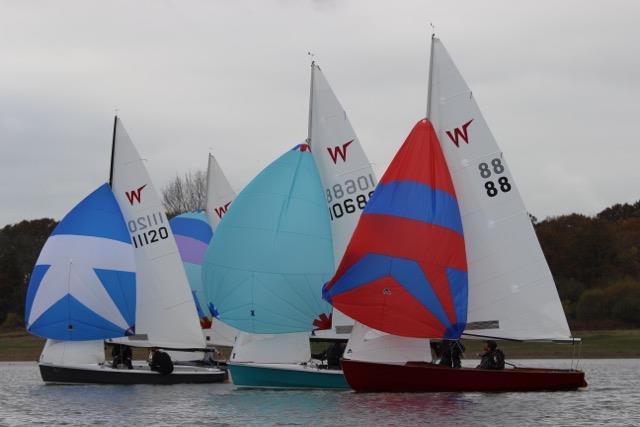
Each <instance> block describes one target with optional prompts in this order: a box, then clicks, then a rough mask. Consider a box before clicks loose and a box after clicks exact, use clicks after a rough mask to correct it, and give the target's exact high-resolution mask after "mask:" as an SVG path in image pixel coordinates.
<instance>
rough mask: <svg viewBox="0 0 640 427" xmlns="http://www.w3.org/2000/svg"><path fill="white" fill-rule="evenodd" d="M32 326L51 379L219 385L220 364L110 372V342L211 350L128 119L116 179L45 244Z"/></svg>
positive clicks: (32, 296)
mask: <svg viewBox="0 0 640 427" xmlns="http://www.w3.org/2000/svg"><path fill="white" fill-rule="evenodd" d="M25 321H26V325H27V330H28V331H29V332H31V333H33V334H35V335H38V336H42V337H45V338H48V341H47V343H46V345H45V348H44V349H43V353H42V355H41V358H40V363H39V368H40V373H41V375H42V378H43V380H44V381H46V382H70V383H110V384H140V383H150V384H174V383H192V382H195V383H202V382H220V381H223V380H224V379H225V378H226V372H224V371H222V370H220V369H217V368H197V367H179V366H176V368H175V370H174V371H173V373H171V374H169V375H162V374H159V373H157V372H154V371H151V370H150V368H149V367H148V366H147V365H146V363H143V364H140V363H135V364H134V365H133V367H132V369H118V368H113V367H112V366H111V364H108V363H106V361H105V357H104V341H105V340H106V341H108V342H115V343H120V344H126V345H129V346H138V347H159V348H164V349H176V350H185V349H192V350H201V349H204V348H205V343H204V339H203V336H202V333H201V331H200V327H199V322H198V316H197V314H196V307H195V304H194V302H193V297H192V294H191V291H190V289H189V285H188V283H187V278H186V276H185V273H184V269H183V267H182V265H181V261H180V257H179V255H178V250H177V247H176V243H175V240H174V236H173V233H172V231H171V229H170V227H169V226H168V220H167V217H166V214H165V212H164V209H163V208H162V205H161V202H160V198H159V196H158V194H157V192H156V190H155V188H154V186H153V184H152V183H151V180H150V178H149V175H148V173H147V171H146V168H145V167H144V164H143V161H142V159H141V158H140V156H139V154H138V152H137V150H136V149H135V147H134V145H133V143H132V141H131V139H130V138H129V136H128V135H127V133H126V131H125V129H124V127H123V125H122V123H121V121H120V120H119V119H118V118H117V117H116V118H115V119H114V130H113V148H112V153H111V169H110V178H109V183H108V184H104V185H102V186H100V187H99V188H98V189H97V190H96V191H94V192H93V193H91V194H90V195H89V196H88V197H86V198H85V199H84V200H83V201H81V202H80V203H79V204H78V205H77V206H76V207H75V208H74V209H72V210H71V211H70V212H69V213H68V214H67V215H66V216H65V217H64V218H63V219H62V221H61V222H60V223H59V224H58V226H57V227H56V228H55V229H54V231H53V233H52V234H51V236H50V237H49V239H48V240H47V242H46V243H45V245H44V247H43V249H42V251H41V253H40V256H39V258H38V260H37V262H36V266H35V268H34V270H33V273H32V276H31V280H30V283H29V288H28V291H27V298H26V307H25Z"/></svg>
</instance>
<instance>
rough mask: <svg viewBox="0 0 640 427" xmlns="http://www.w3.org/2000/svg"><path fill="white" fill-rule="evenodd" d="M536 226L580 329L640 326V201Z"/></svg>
mask: <svg viewBox="0 0 640 427" xmlns="http://www.w3.org/2000/svg"><path fill="white" fill-rule="evenodd" d="M534 224H535V228H536V232H537V234H538V238H539V239H540V243H541V245H542V249H543V251H544V254H545V256H546V257H547V261H548V262H549V266H550V267H551V271H552V273H553V276H554V278H555V280H556V285H557V287H558V292H559V294H560V298H561V300H562V304H563V306H564V309H565V312H566V313H567V317H568V318H569V319H570V321H571V323H572V326H573V327H574V328H579V329H600V328H617V327H640V200H639V201H638V202H636V203H634V204H622V205H621V204H617V205H614V206H612V207H610V208H607V209H605V210H603V211H602V212H600V213H599V214H597V215H596V216H593V217H588V216H584V215H579V214H572V215H563V216H558V217H552V218H547V219H545V220H544V221H542V222H539V223H537V222H535V221H534Z"/></svg>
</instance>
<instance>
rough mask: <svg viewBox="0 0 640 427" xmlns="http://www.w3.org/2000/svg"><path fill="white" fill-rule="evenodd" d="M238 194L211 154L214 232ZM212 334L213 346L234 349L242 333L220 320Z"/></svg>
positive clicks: (210, 212) (209, 174) (209, 212)
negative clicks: (237, 338)
mask: <svg viewBox="0 0 640 427" xmlns="http://www.w3.org/2000/svg"><path fill="white" fill-rule="evenodd" d="M236 196H237V194H236V192H235V191H233V188H231V184H229V180H228V179H227V177H226V176H225V175H224V172H222V168H221V167H220V165H219V164H218V161H217V160H216V158H215V157H214V156H213V155H212V154H209V163H208V165H207V216H208V218H209V225H210V226H211V229H212V230H213V232H214V237H213V238H214V239H215V231H216V228H217V227H218V224H220V221H221V220H222V217H223V216H224V214H225V213H227V210H228V209H229V206H230V205H231V203H232V202H233V200H234V199H235V198H236ZM204 332H205V333H209V334H210V342H211V344H213V345H223V346H229V347H232V346H233V345H234V343H235V340H236V337H237V336H238V334H239V333H240V331H238V330H237V329H236V328H232V327H231V326H229V325H227V324H226V323H224V322H221V321H220V320H218V319H214V320H213V324H212V325H211V329H210V330H208V331H207V330H205V331H204Z"/></svg>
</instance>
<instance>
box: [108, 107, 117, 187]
mask: <svg viewBox="0 0 640 427" xmlns="http://www.w3.org/2000/svg"><path fill="white" fill-rule="evenodd" d="M117 125H118V116H117V115H116V116H113V136H112V139H111V165H110V166H109V187H113V157H114V155H115V152H116V126H117Z"/></svg>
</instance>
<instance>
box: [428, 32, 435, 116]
mask: <svg viewBox="0 0 640 427" xmlns="http://www.w3.org/2000/svg"><path fill="white" fill-rule="evenodd" d="M435 39H436V33H435V32H433V33H431V52H430V53H429V83H428V87H427V119H431V80H432V78H433V77H432V76H433V45H434V41H435Z"/></svg>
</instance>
